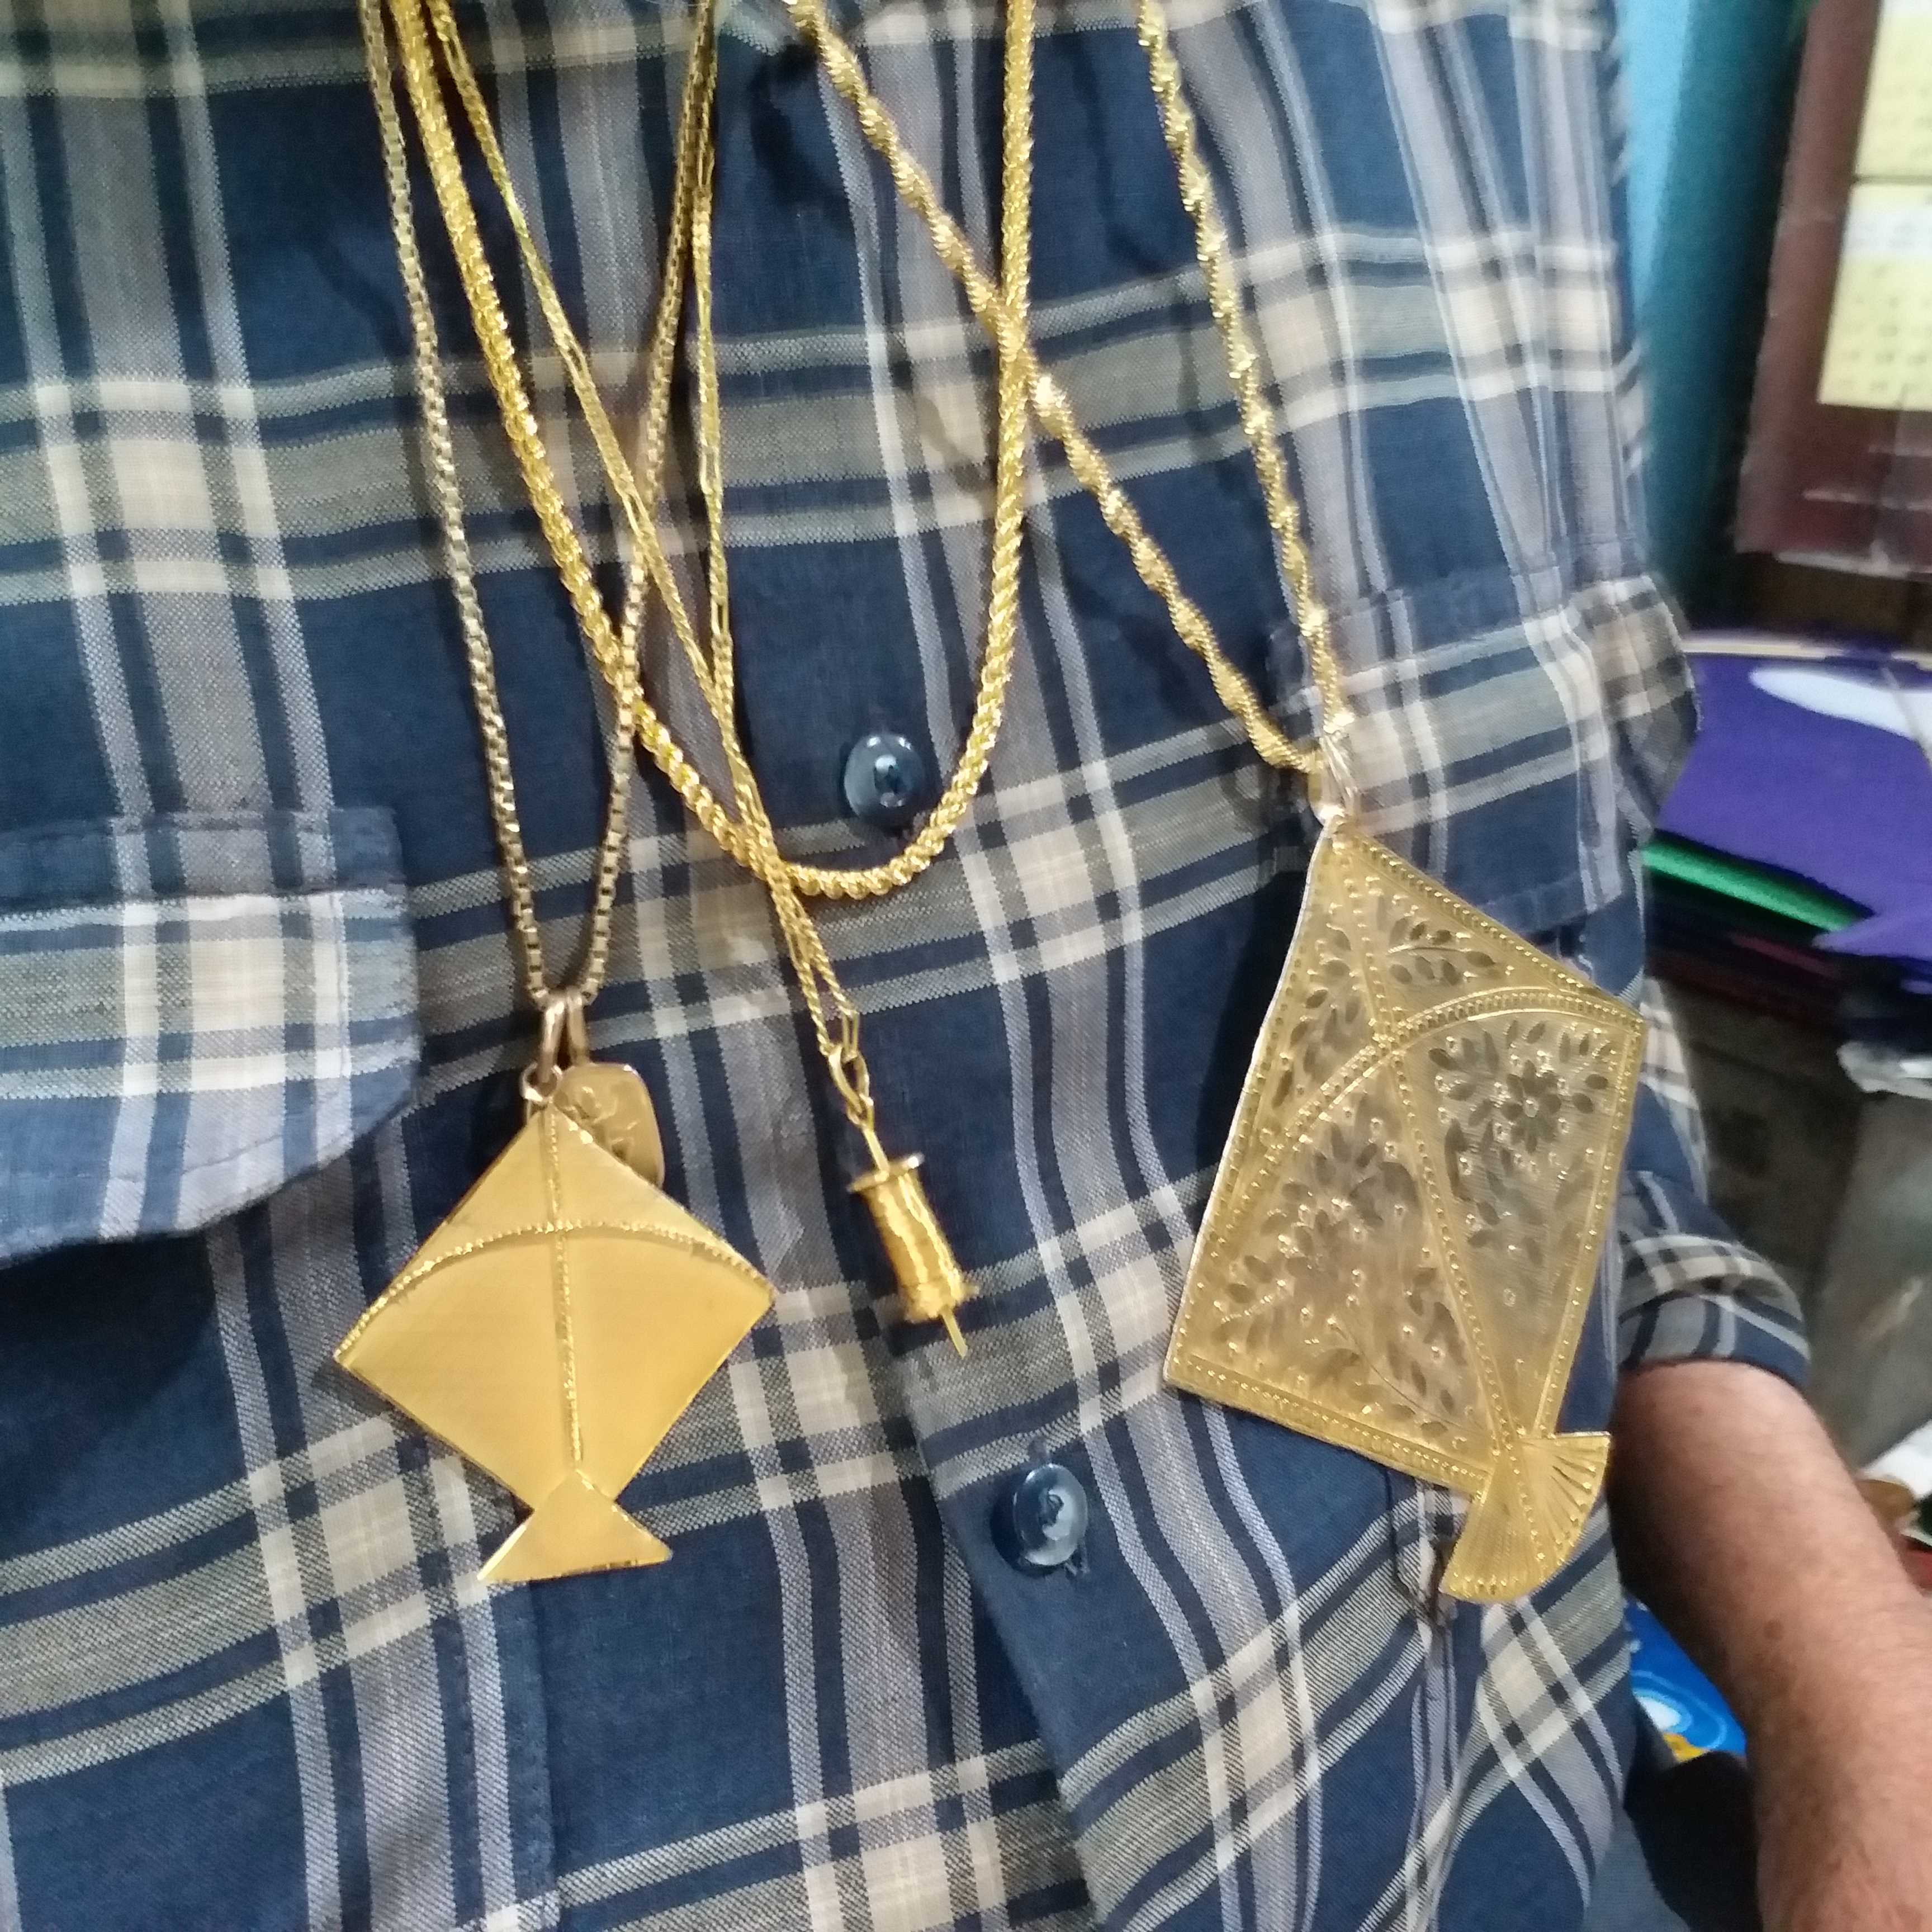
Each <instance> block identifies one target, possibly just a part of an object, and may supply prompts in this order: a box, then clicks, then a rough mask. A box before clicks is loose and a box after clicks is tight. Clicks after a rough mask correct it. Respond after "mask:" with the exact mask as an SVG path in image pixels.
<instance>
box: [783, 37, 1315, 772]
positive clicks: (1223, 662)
mask: <svg viewBox="0 0 1932 1932" xmlns="http://www.w3.org/2000/svg"><path fill="white" fill-rule="evenodd" d="M1033 5H1034V0H1009V5H1008V12H1009V17H1011V15H1012V14H1013V13H1016V12H1018V11H1021V10H1024V11H1025V13H1026V14H1027V16H1028V37H1029V38H1031V31H1032V28H1031V15H1032V12H1033ZM785 9H786V11H787V13H790V16H791V19H792V23H793V26H796V28H798V30H799V33H800V34H802V35H803V36H804V37H805V40H806V41H807V42H808V43H809V44H810V45H811V46H812V47H813V48H814V49H815V50H816V51H817V54H818V56H819V58H820V60H821V61H823V63H824V65H825V70H826V74H827V75H828V77H829V78H830V80H831V82H832V86H833V87H834V88H835V89H836V90H837V91H838V93H839V94H840V95H841V96H842V97H843V98H844V100H845V101H846V102H847V104H848V105H849V106H850V107H851V110H852V111H853V114H854V115H856V118H857V120H858V122H859V128H860V130H861V131H862V133H863V134H864V135H865V139H867V140H868V142H870V143H871V145H872V146H873V148H875V149H876V150H877V152H878V154H879V155H880V157H881V158H882V159H883V160H884V162H885V163H886V168H887V170H888V171H889V172H890V174H891V175H892V181H893V184H894V185H895V187H897V188H898V192H899V193H900V195H901V197H902V198H903V199H904V201H905V202H906V203H907V205H908V206H909V207H910V208H912V209H913V211H914V212H915V213H916V214H918V216H919V218H920V219H921V220H922V221H923V222H924V223H925V224H926V228H927V229H928V231H929V233H931V235H932V242H933V246H934V248H935V249H936V250H937V251H938V254H939V258H940V260H941V261H943V262H944V263H945V264H946V266H947V268H948V269H950V270H951V272H952V273H953V276H954V278H956V280H957V281H958V282H959V285H960V287H961V288H962V290H964V292H965V296H966V299H967V302H968V305H969V306H970V307H971V309H972V311H973V313H974V314H975V315H976V316H977V317H978V318H979V320H980V325H981V326H982V327H983V328H984V329H986V332H987V333H988V334H989V335H991V336H992V338H993V340H994V341H995V342H996V343H998V344H1000V346H1001V351H1002V353H1003V354H1005V355H1008V356H1010V357H1011V359H1013V360H1014V361H1016V362H1018V363H1019V365H1020V367H1021V368H1022V371H1024V374H1025V380H1026V383H1027V389H1028V398H1029V399H1030V401H1031V404H1032V407H1033V410H1034V414H1035V415H1036V416H1037V417H1038V418H1039V419H1040V426H1041V427H1042V428H1043V429H1044V430H1046V432H1047V434H1049V435H1050V436H1051V437H1053V438H1054V440H1055V441H1056V442H1058V443H1059V444H1060V446H1061V450H1062V452H1064V455H1065V456H1066V458H1067V466H1068V468H1069V469H1071V470H1072V471H1073V474H1074V476H1075V478H1076V481H1079V483H1080V484H1081V485H1082V487H1084V488H1085V490H1087V491H1088V494H1089V495H1091V496H1092V497H1093V499H1094V502H1096V504H1097V505H1098V506H1099V508H1100V514H1101V517H1102V518H1103V520H1104V521H1105V522H1106V525H1107V527H1108V528H1109V529H1111V530H1112V532H1114V534H1115V535H1116V536H1118V538H1120V539H1121V541H1122V542H1123V543H1124V544H1126V546H1127V552H1128V554H1129V555H1130V556H1131V557H1132V558H1133V563H1134V568H1136V571H1139V574H1140V577H1141V580H1142V582H1143V583H1145V584H1146V585H1147V586H1148V589H1151V591H1153V592H1154V594H1155V595H1157V597H1159V598H1160V600H1161V601H1162V602H1163V604H1166V607H1167V610H1168V615H1169V619H1171V621H1172V623H1173V625H1174V628H1175V630H1176V631H1178V633H1179V634H1180V636H1181V641H1182V642H1183V643H1185V644H1186V645H1187V647H1188V649H1190V650H1191V651H1193V652H1194V653H1195V655H1196V656H1198V657H1199V658H1200V659H1201V660H1202V662H1203V663H1204V664H1205V665H1206V666H1207V667H1208V676H1209V677H1210V679H1211V680H1212V681H1213V683H1214V690H1215V694H1216V695H1217V696H1218V697H1220V700H1221V702H1222V703H1223V704H1224V705H1225V706H1226V707H1227V709H1229V711H1230V712H1232V713H1233V714H1234V715H1235V718H1237V719H1238V720H1239V721H1240V723H1241V727H1242V728H1243V730H1245V731H1246V732H1247V735H1248V738H1249V740H1250V742H1251V743H1252V744H1253V746H1254V748H1255V749H1256V751H1257V752H1258V753H1259V754H1260V755H1261V757H1262V758H1263V759H1265V760H1266V761H1267V762H1268V763H1269V764H1271V765H1274V766H1278V767H1282V768H1285V769H1292V770H1295V771H1298V772H1303V773H1304V774H1306V775H1308V776H1310V777H1311V778H1314V777H1321V776H1328V777H1329V778H1331V779H1334V780H1336V781H1343V778H1344V776H1345V775H1344V774H1343V772H1341V771H1340V770H1339V769H1337V766H1339V765H1340V757H1341V754H1340V739H1341V738H1342V737H1343V734H1344V733H1346V729H1347V727H1348V725H1349V722H1350V718H1349V712H1348V707H1347V704H1346V698H1345V695H1344V692H1343V682H1342V672H1341V667H1340V661H1339V660H1338V659H1337V657H1336V655H1335V650H1334V643H1333V640H1332V639H1331V636H1330V634H1329V628H1328V608H1327V607H1326V606H1325V604H1323V603H1322V600H1321V598H1319V596H1318V595H1316V589H1315V577H1314V568H1313V563H1312V562H1311V561H1310V556H1309V553H1308V546H1307V542H1306V541H1305V540H1304V536H1303V534H1302V527H1301V522H1302V520H1301V510H1300V508H1299V507H1298V505H1297V504H1296V502H1295V498H1294V496H1293V494H1292V493H1291V491H1290V490H1289V487H1288V476H1287V472H1286V466H1284V465H1283V462H1282V458H1281V449H1280V443H1278V441H1277V437H1276V432H1275V423H1274V413H1273V411H1272V410H1271V409H1270V408H1269V407H1268V398H1267V397H1266V395H1265V394H1264V392H1263V390H1262V381H1261V373H1260V363H1259V359H1258V358H1257V357H1256V354H1255V353H1254V349H1253V344H1251V343H1250V341H1249V339H1248V332H1247V323H1246V320H1244V317H1243V314H1242V311H1241V293H1240V289H1239V285H1238V282H1237V281H1236V278H1235V269H1234V264H1233V260H1232V256H1231V254H1230V251H1229V244H1228V236H1227V229H1226V226H1224V224H1223V222H1222V220H1221V217H1220V210H1219V208H1218V207H1217V205H1216V202H1215V199H1214V182H1213V180H1212V178H1211V176H1210V175H1209V174H1208V169H1207V166H1206V164H1205V163H1204V162H1203V161H1202V158H1201V154H1200V144H1199V139H1198V137H1197V136H1196V129H1195V121H1194V115H1193V110H1192V109H1190V107H1189V106H1188V104H1187V95H1186V92H1185V91H1184V87H1183V85H1182V82H1181V69H1180V66H1179V64H1178V62H1176V61H1175V57H1174V51H1173V48H1172V44H1171V43H1170V42H1169V37H1168V32H1167V23H1166V16H1165V15H1164V14H1163V12H1162V10H1161V7H1160V0H1135V7H1134V27H1135V31H1136V35H1137V36H1138V37H1139V40H1140V43H1141V46H1142V49H1143V51H1144V52H1145V54H1146V55H1147V60H1148V77H1149V80H1150V82H1151V85H1152V87H1153V90H1154V100H1155V102H1156V104H1157V107H1159V109H1160V121H1161V128H1162V132H1163V136H1164V137H1165V139H1166V142H1167V146H1168V151H1169V153H1170V154H1172V156H1173V157H1174V163H1175V172H1176V174H1177V175H1178V178H1179V182H1180V188H1181V205H1183V207H1184V208H1186V210H1187V214H1188V217H1189V219H1190V220H1191V222H1192V223H1193V227H1194V241H1195V253H1196V257H1197V258H1198V259H1199V262H1200V264H1201V272H1202V279H1203V280H1204V281H1205V284H1206V285H1207V291H1208V308H1209V309H1210V311H1211V313H1212V314H1213V316H1214V326H1215V329H1216V331H1217V333H1218V334H1219V335H1220V338H1221V342H1222V347H1223V353H1224V355H1225V356H1226V360H1227V364H1228V376H1229V381H1230V383H1232V386H1233V389H1234V392H1235V401H1236V404H1237V406H1238V409H1239V412H1240V415H1241V428H1242V432H1243V434H1244V436H1245V437H1246V438H1247V443H1248V447H1249V449H1250V452H1251V453H1252V455H1253V458H1254V463H1255V469H1256V473H1257V475H1258V476H1259V479H1260V482H1261V487H1262V499H1263V501H1264V502H1265V505H1266V507H1267V510H1268V523H1269V526H1270V528H1271V529H1272V531H1273V532H1274V540H1275V548H1276V552H1277V557H1278V559H1279V562H1280V567H1281V572H1282V577H1283V587H1284V589H1285V591H1286V595H1287V598H1288V601H1289V615H1290V616H1291V617H1292V619H1294V622H1295V627H1296V628H1297V630H1298V631H1299V632H1300V633H1301V639H1302V643H1303V647H1304V650H1305V651H1306V652H1307V658H1308V664H1309V670H1310V675H1311V676H1312V677H1313V681H1314V684H1315V688H1316V698H1317V700H1319V707H1320V709H1319V721H1318V735H1317V736H1316V739H1315V741H1314V742H1313V743H1310V744H1307V745H1298V744H1296V743H1295V742H1294V741H1293V740H1292V739H1290V738H1289V736H1287V735H1286V733H1283V731H1282V730H1280V727H1278V726H1277V724H1275V722H1274V720H1273V719H1272V718H1271V717H1269V715H1268V711H1267V708H1266V707H1265V706H1264V705H1263V703H1262V700H1261V699H1260V698H1259V697H1258V696H1257V695H1256V692H1255V690H1254V688H1253V685H1251V684H1250V683H1249V682H1248V680H1247V678H1246V677H1245V676H1243V674H1242V673H1241V670H1240V669H1239V668H1238V667H1237V666H1236V665H1235V664H1233V663H1232V662H1231V661H1230V660H1229V658H1228V656H1227V654H1226V652H1224V651H1223V649H1221V646H1220V641H1219V640H1217V638H1216V637H1215V635H1214V628H1213V627H1212V626H1211V625H1210V624H1209V623H1208V619H1207V618H1206V616H1205V615H1203V613H1202V611H1201V610H1200V608H1199V606H1198V605H1197V604H1195V603H1194V601H1193V600H1192V599H1191V598H1190V597H1189V596H1188V595H1187V593H1186V592H1184V591H1183V590H1182V589H1181V583H1180V580H1179V579H1178V577H1176V575H1175V571H1174V566H1173V565H1172V564H1171V563H1170V562H1169V561H1168V558H1167V556H1166V553H1165V552H1164V551H1163V550H1162V549H1161V547H1160V544H1158V543H1157V542H1156V541H1154V538H1153V537H1152V536H1151V535H1150V534H1149V533H1148V530H1147V528H1146V526H1145V525H1144V524H1143V523H1142V521H1141V520H1140V516H1139V512H1138V511H1136V509H1135V508H1134V506H1133V503H1132V502H1130V500H1129V499H1128V497H1127V494H1126V493H1125V492H1124V490H1122V489H1121V487H1120V485H1119V484H1118V483H1117V482H1116V481H1115V478H1114V474H1113V472H1112V469H1111V468H1110V467H1109V465H1108V463H1107V461H1106V458H1104V457H1103V456H1102V455H1101V454H1100V452H1099V451H1098V450H1097V449H1095V448H1094V446H1093V444H1092V443H1091V442H1089V441H1088V438H1087V437H1086V436H1085V434H1084V433H1083V432H1082V430H1081V428H1080V425H1079V423H1078V422H1077V421H1076V419H1075V418H1074V415H1073V410H1072V409H1071V407H1070V406H1069V404H1068V402H1067V395H1066V392H1064V390H1063V389H1061V386H1060V385H1059V384H1058V383H1057V382H1056V381H1055V380H1054V378H1053V377H1052V375H1050V374H1049V373H1048V372H1047V371H1046V370H1045V369H1043V368H1042V367H1041V366H1040V362H1039V359H1038V358H1037V356H1036V354H1035V353H1034V349H1033V347H1032V345H1031V343H1030V342H1029V341H1028V339H1027V335H1026V331H1025V318H1024V317H1019V316H1016V315H1015V314H1013V313H1012V311H1011V309H1010V305H1008V303H1007V301H1006V300H1005V299H1004V296H1003V295H1002V293H1001V290H1000V289H999V288H998V287H997V286H996V285H995V283H994V281H992V278H991V277H990V276H989V275H987V273H986V271H985V269H983V268H982V267H981V266H980V263H979V260H978V258H977V256H976V255H975V254H974V249H973V245H972V243H971V241H970V240H968V238H967V236H966V235H965V232H964V231H963V230H962V229H961V228H960V226H959V223H957V222H956V221H955V220H953V217H952V216H951V215H950V214H948V213H947V211H946V209H945V207H944V205H943V204H942V203H941V200H940V199H939V195H938V190H936V189H935V187H934V186H933V184H932V179H931V177H930V176H929V175H927V174H926V171H925V169H922V167H921V166H919V163H918V161H917V160H916V159H915V158H914V157H913V154H912V153H911V151H910V149H908V148H907V146H906V145H905V142H904V138H903V137H902V136H901V134H900V133H899V131H898V127H897V126H896V125H895V124H894V122H893V120H892V116H891V115H889V113H887V112H886V109H885V107H884V106H883V104H882V103H881V102H880V100H879V98H878V97H877V95H875V94H874V93H873V92H872V91H871V88H870V87H869V86H868V85H867V83H866V80H865V74H864V71H863V70H862V68H860V67H859V62H858V58H857V56H856V55H855V54H854V53H853V51H852V49H851V47H850V45H849V44H848V43H847V42H846V41H845V40H844V39H843V38H842V37H841V36H840V34H838V31H837V29H836V28H834V27H833V26H832V23H831V21H830V20H829V18H828V17H827V16H826V10H825V7H824V4H823V0H785Z"/></svg>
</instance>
